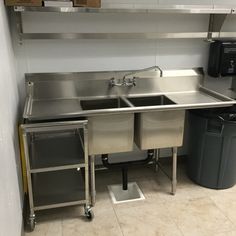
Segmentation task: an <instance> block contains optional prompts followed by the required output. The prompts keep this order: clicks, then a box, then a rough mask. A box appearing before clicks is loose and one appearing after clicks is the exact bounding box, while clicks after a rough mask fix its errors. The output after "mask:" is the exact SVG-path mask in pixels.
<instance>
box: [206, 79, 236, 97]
mask: <svg viewBox="0 0 236 236" xmlns="http://www.w3.org/2000/svg"><path fill="white" fill-rule="evenodd" d="M234 81H235V77H231V76H227V77H224V78H221V77H218V78H213V77H209V76H207V77H206V78H205V80H204V87H205V88H208V89H211V90H214V91H216V92H218V93H220V94H223V95H225V96H227V97H230V98H232V99H236V89H234V87H235V88H236V86H234V83H235V82H234Z"/></svg>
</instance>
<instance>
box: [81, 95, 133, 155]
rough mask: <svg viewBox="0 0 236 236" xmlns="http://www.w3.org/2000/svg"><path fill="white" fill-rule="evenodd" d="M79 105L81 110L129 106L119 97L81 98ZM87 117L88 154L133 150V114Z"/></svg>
mask: <svg viewBox="0 0 236 236" xmlns="http://www.w3.org/2000/svg"><path fill="white" fill-rule="evenodd" d="M80 105H81V108H82V109H83V110H98V109H112V108H121V107H129V105H128V104H126V103H125V101H123V100H122V99H120V98H105V99H93V100H91V99H89V100H81V101H80ZM87 119H88V136H89V142H88V146H89V148H88V149H89V155H99V154H109V153H119V152H129V151H132V150H133V142H134V114H110V115H99V116H98V115H93V116H89V117H87Z"/></svg>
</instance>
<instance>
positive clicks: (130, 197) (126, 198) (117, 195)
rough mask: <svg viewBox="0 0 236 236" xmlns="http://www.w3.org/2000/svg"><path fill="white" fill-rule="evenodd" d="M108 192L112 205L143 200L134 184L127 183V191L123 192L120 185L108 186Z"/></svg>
mask: <svg viewBox="0 0 236 236" xmlns="http://www.w3.org/2000/svg"><path fill="white" fill-rule="evenodd" d="M108 190H109V194H110V197H111V199H112V202H113V203H114V204H119V203H125V202H134V201H140V200H145V197H144V195H143V193H142V191H141V189H140V188H139V186H138V184H137V183H136V182H132V183H128V190H123V185H122V184H115V185H108Z"/></svg>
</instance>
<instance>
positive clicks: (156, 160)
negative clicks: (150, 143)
mask: <svg viewBox="0 0 236 236" xmlns="http://www.w3.org/2000/svg"><path fill="white" fill-rule="evenodd" d="M154 155H155V157H154V165H155V172H157V171H158V169H159V166H158V161H159V158H160V149H155V151H154Z"/></svg>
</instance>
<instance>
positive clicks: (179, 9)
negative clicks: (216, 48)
mask: <svg viewBox="0 0 236 236" xmlns="http://www.w3.org/2000/svg"><path fill="white" fill-rule="evenodd" d="M14 11H16V12H59V13H73V12H74V13H163V14H167V13H173V14H235V11H236V7H235V9H232V8H230V7H228V8H213V7H212V8H211V7H210V6H208V7H207V6H199V7H193V8H190V7H189V6H184V5H181V6H177V5H176V6H174V5H173V6H171V7H157V8H152V9H143V8H128V9H125V8H82V7H21V6H16V7H14Z"/></svg>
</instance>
